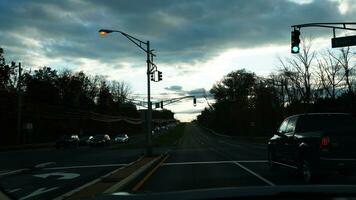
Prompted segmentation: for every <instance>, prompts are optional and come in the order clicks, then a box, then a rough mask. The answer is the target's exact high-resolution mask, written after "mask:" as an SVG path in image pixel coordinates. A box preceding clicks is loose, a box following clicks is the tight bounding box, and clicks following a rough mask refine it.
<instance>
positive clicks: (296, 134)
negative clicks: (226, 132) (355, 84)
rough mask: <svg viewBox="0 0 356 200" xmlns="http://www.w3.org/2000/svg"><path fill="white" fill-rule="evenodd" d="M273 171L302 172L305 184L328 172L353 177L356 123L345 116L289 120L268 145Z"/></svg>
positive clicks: (303, 116) (315, 115)
mask: <svg viewBox="0 0 356 200" xmlns="http://www.w3.org/2000/svg"><path fill="white" fill-rule="evenodd" d="M268 161H269V166H270V168H271V169H272V170H275V169H277V168H278V167H279V166H281V165H284V166H288V167H291V168H295V169H297V170H299V172H300V173H301V174H302V176H303V179H304V181H305V182H310V181H313V180H318V179H319V178H320V176H321V175H326V173H327V172H329V171H335V170H337V171H340V172H342V173H345V174H352V173H353V172H354V171H353V170H354V169H355V166H356V124H355V121H354V119H353V117H352V116H351V115H349V114H343V113H308V114H300V115H294V116H291V117H288V118H287V119H285V120H284V121H283V122H282V124H281V126H280V127H279V130H278V131H277V132H276V133H275V134H274V135H273V137H272V138H271V139H270V140H269V142H268Z"/></svg>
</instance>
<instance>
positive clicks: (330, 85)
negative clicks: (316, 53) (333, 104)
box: [317, 51, 344, 100]
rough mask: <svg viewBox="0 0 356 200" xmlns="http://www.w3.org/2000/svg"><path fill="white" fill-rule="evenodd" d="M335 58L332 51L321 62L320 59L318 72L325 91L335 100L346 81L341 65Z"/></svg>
mask: <svg viewBox="0 0 356 200" xmlns="http://www.w3.org/2000/svg"><path fill="white" fill-rule="evenodd" d="M335 57H336V56H335V54H334V53H333V52H332V51H327V55H325V56H324V57H323V58H322V59H320V60H319V59H318V72H317V74H318V77H319V79H320V84H321V87H322V89H323V91H325V92H326V94H327V96H328V97H330V98H331V99H333V100H334V99H335V97H336V95H337V93H339V90H338V87H339V86H340V83H341V82H342V81H343V79H344V76H343V75H341V70H342V67H341V64H340V62H338V61H337V60H336V59H334V58H335Z"/></svg>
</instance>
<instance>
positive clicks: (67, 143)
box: [56, 135, 79, 149]
mask: <svg viewBox="0 0 356 200" xmlns="http://www.w3.org/2000/svg"><path fill="white" fill-rule="evenodd" d="M78 145H79V137H78V135H63V136H62V137H60V138H59V139H58V140H57V141H56V148H57V149H59V148H61V147H63V148H66V147H77V146H78Z"/></svg>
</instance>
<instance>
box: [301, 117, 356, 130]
mask: <svg viewBox="0 0 356 200" xmlns="http://www.w3.org/2000/svg"><path fill="white" fill-rule="evenodd" d="M334 130H338V134H352V133H353V132H354V131H355V130H356V123H355V121H354V119H353V118H352V117H351V116H349V115H335V114H334V115H305V116H301V119H300V122H298V131H301V132H310V131H331V132H332V131H334ZM340 131H341V132H340ZM342 131H344V132H342Z"/></svg>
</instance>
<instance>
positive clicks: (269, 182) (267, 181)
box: [234, 162, 275, 186]
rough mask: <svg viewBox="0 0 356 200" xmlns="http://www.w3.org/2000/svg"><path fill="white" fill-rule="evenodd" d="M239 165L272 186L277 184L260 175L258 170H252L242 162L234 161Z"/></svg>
mask: <svg viewBox="0 0 356 200" xmlns="http://www.w3.org/2000/svg"><path fill="white" fill-rule="evenodd" d="M234 163H235V164H236V165H237V166H239V167H241V168H242V169H244V170H245V171H247V172H249V173H250V174H252V175H254V176H256V177H257V178H259V179H261V180H262V181H263V182H265V183H267V184H268V185H270V186H275V184H274V183H272V182H271V181H269V180H267V179H265V178H263V177H262V176H260V175H259V174H257V173H256V172H254V171H252V170H250V169H249V168H247V167H245V166H243V165H242V164H240V163H239V162H234Z"/></svg>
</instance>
